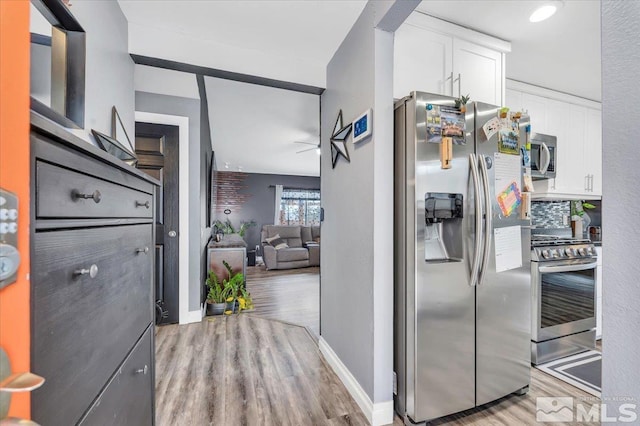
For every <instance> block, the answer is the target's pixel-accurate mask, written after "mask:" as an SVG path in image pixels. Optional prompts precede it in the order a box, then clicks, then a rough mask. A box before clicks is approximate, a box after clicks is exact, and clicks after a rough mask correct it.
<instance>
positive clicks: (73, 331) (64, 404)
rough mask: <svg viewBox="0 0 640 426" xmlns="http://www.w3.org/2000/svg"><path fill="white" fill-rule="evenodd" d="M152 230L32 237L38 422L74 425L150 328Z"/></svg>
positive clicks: (120, 229)
mask: <svg viewBox="0 0 640 426" xmlns="http://www.w3.org/2000/svg"><path fill="white" fill-rule="evenodd" d="M152 226H153V225H152V224H143V225H132V226H117V227H102V228H93V229H80V230H67V231H52V232H38V233H36V234H35V238H34V239H33V248H34V255H35V256H34V258H33V260H32V264H31V277H32V293H31V294H32V308H31V311H32V349H31V351H32V364H31V368H32V371H33V372H35V373H37V374H39V375H42V376H44V377H46V379H47V380H46V382H45V384H44V385H43V386H42V387H41V388H40V389H38V390H36V391H34V392H33V394H32V407H33V409H32V415H33V419H34V420H35V421H36V422H38V423H41V424H45V425H72V424H75V423H76V422H78V420H79V419H80V416H82V414H83V413H84V412H85V411H86V410H87V407H89V405H90V404H91V402H92V401H93V400H94V398H95V397H96V396H97V395H98V393H99V392H100V390H101V389H102V388H103V387H104V385H105V383H106V382H107V381H108V380H109V378H110V377H111V376H112V374H113V373H114V371H115V370H116V368H117V367H118V366H119V365H120V364H121V363H122V361H123V359H124V358H125V355H126V354H127V353H129V351H130V350H131V348H132V347H133V345H134V344H135V342H136V341H137V340H138V339H139V338H140V336H141V335H142V334H143V332H144V331H145V329H146V328H147V326H148V325H149V324H150V323H151V321H152V318H153V303H152V302H153V301H152V296H153V294H152V266H153V253H154V246H153V242H152V235H153V233H152ZM145 248H147V249H148V250H146V252H145V251H144V249H145ZM138 250H141V251H140V252H138ZM94 265H95V266H94ZM96 267H97V271H96V270H95V268H96ZM92 268H93V270H92Z"/></svg>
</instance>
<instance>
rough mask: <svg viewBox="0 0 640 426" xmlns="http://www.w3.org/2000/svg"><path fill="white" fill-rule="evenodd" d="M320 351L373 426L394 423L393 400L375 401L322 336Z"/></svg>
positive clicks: (319, 343)
mask: <svg viewBox="0 0 640 426" xmlns="http://www.w3.org/2000/svg"><path fill="white" fill-rule="evenodd" d="M318 345H319V346H320V352H321V353H322V355H324V358H325V359H326V360H327V362H328V363H329V365H330V366H331V368H332V369H333V371H334V372H335V373H336V374H337V375H338V377H339V378H340V380H341V381H342V383H343V384H344V386H345V387H346V388H347V390H348V391H349V393H350V394H351V396H352V397H353V399H354V400H355V401H356V403H357V404H358V406H359V407H360V409H361V410H362V413H363V414H364V416H365V417H366V418H367V420H369V423H371V425H372V426H382V425H388V424H391V423H393V401H385V402H378V403H375V404H374V403H373V402H372V401H371V398H369V395H367V393H366V392H365V390H364V389H362V386H360V383H358V381H357V380H356V378H355V377H353V374H351V371H349V369H348V368H347V366H346V365H344V364H343V363H342V361H341V360H340V358H339V357H338V355H336V353H335V352H334V351H333V349H331V346H329V344H328V343H327V341H326V340H324V339H323V338H322V336H320V341H319V342H318Z"/></svg>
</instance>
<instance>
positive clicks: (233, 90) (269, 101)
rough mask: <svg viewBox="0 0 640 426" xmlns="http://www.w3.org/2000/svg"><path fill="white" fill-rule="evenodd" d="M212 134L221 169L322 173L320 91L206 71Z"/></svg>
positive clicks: (315, 174) (294, 173)
mask: <svg viewBox="0 0 640 426" xmlns="http://www.w3.org/2000/svg"><path fill="white" fill-rule="evenodd" d="M205 85H206V91H207V101H208V105H209V122H210V123H209V124H210V126H211V140H212V145H213V150H214V152H215V155H216V164H217V166H218V170H227V169H225V162H227V163H229V169H228V170H230V171H238V167H241V168H242V171H243V172H250V173H271V174H289V175H301V176H319V175H320V157H319V156H318V154H317V153H316V152H315V150H311V151H307V152H303V153H300V154H296V151H300V150H303V149H307V148H312V146H311V145H304V144H297V143H294V141H303V142H311V143H314V144H317V143H318V141H319V135H320V99H319V96H317V95H309V94H306V93H299V92H293V91H290V90H282V89H274V88H271V87H265V86H258V85H255V84H247V83H239V82H236V81H231V80H222V79H218V78H211V77H205Z"/></svg>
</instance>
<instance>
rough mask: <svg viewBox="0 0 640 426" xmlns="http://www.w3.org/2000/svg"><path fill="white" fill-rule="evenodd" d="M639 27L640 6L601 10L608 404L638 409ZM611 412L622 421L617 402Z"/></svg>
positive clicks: (612, 4)
mask: <svg viewBox="0 0 640 426" xmlns="http://www.w3.org/2000/svg"><path fill="white" fill-rule="evenodd" d="M638 22H640V2H637V1H612V0H604V1H603V2H602V85H603V87H602V95H603V96H602V113H603V116H602V123H603V176H604V179H603V188H602V190H603V203H602V229H603V237H604V241H603V245H602V249H603V251H604V253H603V257H604V259H605V261H604V264H603V283H604V285H603V294H602V297H603V314H602V321H603V323H602V325H603V331H602V334H603V336H604V339H603V350H602V397H603V399H607V398H615V397H633V398H635V401H632V402H633V403H635V404H638V405H639V406H640V368H639V367H638V353H639V352H640V333H639V332H638V325H639V324H640V309H639V306H640V285H638V277H640V262H638V261H637V259H636V258H637V256H636V253H639V252H640V239H639V238H638V229H637V228H638V226H637V223H638V209H637V207H636V206H635V204H636V203H637V201H634V200H637V199H638V198H639V197H640V189H639V187H638V182H639V181H640V167H638V163H639V162H640V154H639V151H638V135H639V134H640V120H638V99H640V84H638V75H637V74H638V70H640V49H639V47H638V40H640V27H638V25H637V24H638ZM605 200H606V201H605ZM621 206H624V207H622V208H621ZM632 235H633V237H632V238H629V237H630V236H632ZM623 241H624V243H623V244H622V242H623ZM607 405H608V407H607V413H608V414H609V415H611V414H612V413H615V414H617V411H616V410H614V408H613V406H614V405H615V403H614V402H610V401H609V402H608V403H607ZM636 412H638V410H636Z"/></svg>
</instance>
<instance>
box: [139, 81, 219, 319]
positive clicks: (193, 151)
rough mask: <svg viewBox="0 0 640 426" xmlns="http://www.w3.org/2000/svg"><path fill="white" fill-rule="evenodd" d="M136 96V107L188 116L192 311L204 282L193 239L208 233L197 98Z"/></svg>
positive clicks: (146, 110) (198, 303)
mask: <svg viewBox="0 0 640 426" xmlns="http://www.w3.org/2000/svg"><path fill="white" fill-rule="evenodd" d="M193 78H194V79H195V78H196V77H195V75H194V76H193ZM135 99H136V111H143V112H153V113H156V114H168V115H178V116H182V117H189V182H190V183H191V184H190V185H189V241H190V244H189V310H190V311H195V310H197V309H199V308H200V289H201V287H202V286H201V283H202V282H203V281H202V279H201V276H200V274H201V270H202V266H201V255H202V250H201V244H198V243H196V242H197V241H201V239H202V238H203V235H206V236H208V232H207V229H206V227H205V226H204V223H203V222H202V219H201V217H200V216H201V200H200V172H201V169H200V143H201V142H200V100H198V99H189V98H180V97H177V96H167V95H158V94H155V93H147V92H135ZM134 134H135V133H132V135H134Z"/></svg>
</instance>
